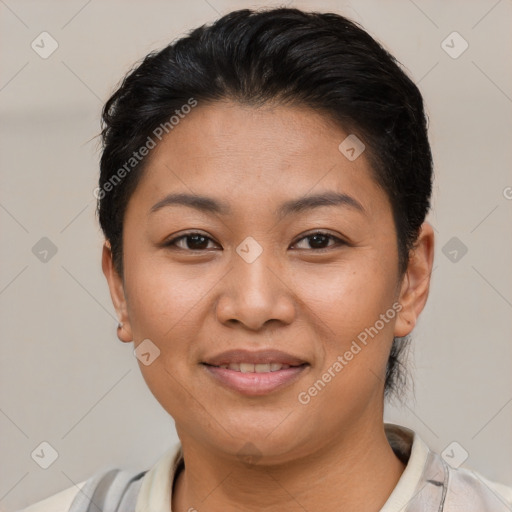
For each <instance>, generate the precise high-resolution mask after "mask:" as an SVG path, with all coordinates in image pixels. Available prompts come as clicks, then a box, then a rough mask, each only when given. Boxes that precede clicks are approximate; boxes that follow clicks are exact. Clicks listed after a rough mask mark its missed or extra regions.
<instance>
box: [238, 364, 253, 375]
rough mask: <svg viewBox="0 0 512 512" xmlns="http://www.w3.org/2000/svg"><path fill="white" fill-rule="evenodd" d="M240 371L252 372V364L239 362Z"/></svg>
mask: <svg viewBox="0 0 512 512" xmlns="http://www.w3.org/2000/svg"><path fill="white" fill-rule="evenodd" d="M240 371H241V372H242V373H254V365H253V364H251V363H240Z"/></svg>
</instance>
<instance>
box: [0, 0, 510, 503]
mask: <svg viewBox="0 0 512 512" xmlns="http://www.w3.org/2000/svg"><path fill="white" fill-rule="evenodd" d="M289 4H292V5H294V6H297V7H303V8H309V9H312V8H315V9H318V10H333V11H335V12H338V13H341V14H345V15H347V16H349V17H351V18H352V19H354V20H356V21H358V22H360V23H361V24H362V25H363V26H364V27H365V28H366V29H367V30H368V31H369V32H370V33H371V34H372V35H373V36H375V37H377V38H378V39H379V40H380V41H381V42H382V43H383V44H384V45H385V46H386V47H387V48H388V49H389V50H390V51H391V52H392V53H393V54H394V55H395V56H396V57H397V58H398V59H399V60H400V61H401V62H402V63H403V64H404V65H405V66H406V67H407V69H408V70H409V72H410V74H411V76H412V77H413V79H414V80H415V81H416V82H417V83H419V86H420V88H421V91H422V93H423V94H424V97H425V101H426V103H427V107H428V112H429V116H430V126H431V131H430V137H431V143H432V149H433V153H434V158H435V172H436V182H435V193H434V210H433V213H432V215H431V216H430V220H431V222H432V224H433V225H434V227H435V228H436V231H437V247H436V263H435V271H434V274H433V285H432V292H431V297H430V302H429V305H428V306H427V309H426V311H425V312H424V314H423V317H422V320H421V322H420V325H419V326H418V328H417V329H416V331H415V336H414V352H413V353H412V355H411V360H410V366H411V371H412V373H413V375H414V380H415V384H416V395H415V396H416V398H413V396H412V395H411V396H410V398H409V400H408V402H407V405H406V406H403V407H387V409H386V420H387V421H393V422H397V423H401V424H403V425H406V426H409V427H412V428H414V429H416V430H417V431H418V432H419V433H420V434H421V435H422V436H423V438H424V439H425V440H426V441H427V442H428V443H429V445H430V446H431V447H432V448H433V449H435V450H437V451H440V452H441V451H443V450H444V448H445V447H446V446H448V445H449V444H450V443H451V442H452V441H457V442H458V443H459V444H460V445H461V446H462V447H463V448H464V449H465V450H467V452H468V453H469V457H468V459H467V460H466V461H465V463H464V465H463V466H464V467H471V468H474V469H477V470H478V471H480V472H481V473H482V474H484V475H485V476H486V477H488V478H491V479H496V480H499V481H502V482H504V483H507V484H509V485H512V464H511V460H512V439H511V437H512V436H511V433H512V372H511V363H512V343H511V338H512V337H511V335H512V265H511V261H512V258H511V256H512V238H511V236H510V235H511V231H510V226H511V220H512V200H511V199H510V198H512V188H507V187H512V174H511V171H510V169H511V164H512V155H511V150H510V146H511V141H512V117H511V113H512V67H511V66H510V49H511V47H512V32H511V31H510V24H511V21H512V3H511V2H510V0H500V1H496V0H492V1H462V0H460V1H451V2H446V1H428V2H427V1H420V0H415V1H414V2H413V1H412V0H411V1H408V0H393V1H386V2H378V1H376V0H373V1H360V0H357V1H354V2H348V1H347V2H344V1H330V2H329V1H317V2H312V1H309V2H299V1H296V2H289ZM255 5H260V6H264V5H267V6H270V5H275V3H273V2H266V3H258V2H241V1H225V0H208V1H206V0H187V1H165V2H164V1H146V2H135V1H123V2H121V1H119V0H118V1H110V0H108V1H101V2H100V1H99V0H92V1H87V0H73V1H68V2H61V1H59V2H56V1H43V0H37V1H26V0H17V1H15V0H2V1H1V2H0V20H1V21H0V23H1V28H0V34H1V36H0V37H1V41H0V48H1V49H2V50H1V77H0V113H1V118H2V123H1V128H0V129H1V147H0V159H1V185H0V186H1V188H0V227H1V244H0V258H1V265H0V329H1V332H0V335H1V342H2V350H1V359H0V361H1V362H0V365H1V368H0V370H1V373H0V438H1V439H2V443H1V445H0V460H1V461H2V465H1V470H0V510H2V511H13V510H16V509H18V508H21V507H23V506H26V505H27V504H29V503H33V502H35V501H38V500H40V499H43V498H45V497H47V496H49V495H51V494H54V493H56V492H58V491H60V490H62V489H64V488H67V487H70V486H71V485H73V483H74V482H79V481H82V480H84V479H86V478H87V477H89V476H90V475H91V474H92V473H93V472H95V471H97V470H99V469H101V468H103V467H106V466H109V465H113V466H118V467H126V468H130V469H131V468H134V469H140V470H142V469H146V468H148V467H150V466H151V465H152V464H153V463H154V462H155V461H156V460H157V458H158V457H159V456H160V455H161V453H162V452H163V451H164V450H165V449H166V448H167V447H168V446H170V444H171V443H172V442H174V440H175V439H176V437H175V431H174V426H173V421H172V419H171V418H170V417H169V416H168V415H167V413H165V411H163V409H161V407H160V405H159V404H158V403H157V402H156V400H155V399H154V398H153V396H152V395H151V394H150V392H149V390H148V389H147V387H146V385H145V383H144V381H143V379H142V377H141V375H140V373H139V369H138V366H137V361H136V359H135V358H134V357H133V353H132V345H126V344H122V343H120V342H119V341H118V340H117V337H116V318H115V314H114V310H113V307H112V305H111V302H110V297H109V294H108V289H107V286H106V282H105V280H104V278H103V275H102V273H101V267H100V249H101V242H102V239H101V235H100V230H99V227H98V224H97V222H96V219H95V216H94V206H95V200H94V197H93V194H92V191H93V189H94V188H95V186H96V180H97V173H98V147H97V139H94V138H93V137H94V136H95V135H97V133H98V132H99V115H100V108H101V106H102V103H103V102H104V101H105V100H106V99H107V97H108V95H109V93H111V92H112V90H113V87H114V86H115V84H116V83H117V82H118V81H119V80H120V78H121V77H122V75H124V73H125V72H126V71H128V69H129V68H130V67H131V65H132V64H133V63H134V61H135V60H137V59H139V58H141V57H143V56H144V55H145V54H146V53H147V52H149V51H150V50H152V49H154V48H160V47H162V46H163V45H165V44H167V43H168V42H169V41H170V40H172V39H174V38H175V37H177V36H179V35H181V34H183V33H184V32H185V31H187V30H189V29H191V28H194V27H195V26H197V25H199V24H202V23H205V22H209V21H212V20H213V19H215V18H216V17H218V15H219V14H223V13H226V12H228V11H230V10H233V9H237V8H241V7H251V6H255ZM42 31H47V32H49V33H50V34H51V35H52V37H53V38H54V39H55V40H56V41H57V42H58V45H59V47H58V49H57V50H56V51H55V53H53V54H52V55H51V56H50V57H49V58H47V59H42V58H41V57H40V56H39V55H38V54H37V53H36V52H35V51H33V50H32V48H31V42H32V41H33V40H34V39H35V38H36V37H37V36H38V35H39V34H40V33H41V32H42ZM453 31H457V32H459V33H460V34H461V35H462V37H463V38H464V39H465V40H466V41H467V42H468V43H469V47H468V49H467V50H466V51H465V52H464V53H463V54H462V55H460V57H458V58H457V59H453V58H452V57H450V56H449V55H448V54H447V53H446V52H445V51H444V50H443V48H442V47H441V43H442V41H443V40H444V39H445V38H446V37H447V36H448V35H449V34H451V33H452V32H453ZM457 44H459V43H457ZM456 47H457V46H456ZM459 48H460V46H459ZM507 196H508V199H507ZM42 237H48V238H49V239H50V240H51V241H52V242H53V244H55V246H56V248H57V253H56V254H55V255H54V256H53V257H52V258H51V259H49V260H48V261H47V262H46V263H44V262H41V261H40V260H39V259H38V258H36V256H35V255H34V254H33V252H32V247H33V246H34V245H35V244H36V243H37V242H38V241H39V240H40V239H41V238H42ZM452 237H457V238H458V239H459V240H460V242H461V243H463V244H464V245H465V246H466V247H467V249H468V251H467V254H465V255H464V256H463V257H462V258H460V259H459V260H458V261H457V262H453V261H451V260H450V259H449V258H448V257H447V256H446V255H445V254H444V253H443V252H442V248H443V246H444V245H445V244H446V243H447V242H448V241H449V240H450V239H451V238H452ZM450 250H451V249H450ZM446 252H447V253H448V250H446ZM459 257H460V253H459ZM43 441H46V442H48V443H50V445H51V446H53V447H54V449H55V450H56V451H57V452H58V458H57V460H56V461H55V462H54V463H53V464H52V465H51V466H50V467H49V468H48V469H46V470H44V469H42V468H41V467H39V466H38V465H37V464H36V463H35V462H34V460H33V459H32V458H31V453H32V452H33V451H34V450H35V449H36V448H37V447H38V446H39V445H40V443H41V442H43Z"/></svg>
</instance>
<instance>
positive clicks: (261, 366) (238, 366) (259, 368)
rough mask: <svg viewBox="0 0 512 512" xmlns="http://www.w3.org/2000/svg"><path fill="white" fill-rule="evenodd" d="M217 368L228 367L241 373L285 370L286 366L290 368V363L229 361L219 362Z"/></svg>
mask: <svg viewBox="0 0 512 512" xmlns="http://www.w3.org/2000/svg"><path fill="white" fill-rule="evenodd" d="M219 368H224V369H230V370H233V371H235V372H242V373H268V372H277V371H279V370H286V369H287V368H290V365H289V364H281V363H258V364H252V363H230V364H221V365H220V366H219Z"/></svg>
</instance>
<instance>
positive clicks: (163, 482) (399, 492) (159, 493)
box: [135, 423, 430, 512]
mask: <svg viewBox="0 0 512 512" xmlns="http://www.w3.org/2000/svg"><path fill="white" fill-rule="evenodd" d="M384 430H385V432H386V437H387V439H388V441H389V444H390V445H391V448H392V449H393V451H394V452H395V454H396V455H397V457H399V458H400V460H401V461H402V462H403V463H404V464H406V467H405V470H404V472H403V473H402V476H401V477H400V480H399V481H398V483H397V485H396V486H395V488H394V489H393V492H392V493H391V494H390V496H389V498H388V500H387V501H386V503H385V504H384V506H383V508H382V509H381V510H380V512H398V511H400V510H402V509H404V508H405V506H406V504H407V503H408V502H410V501H411V499H412V498H413V496H414V492H415V490H416V488H417V486H418V484H419V482H420V480H421V477H422V474H423V471H424V468H425V465H426V463H427V459H428V455H429V452H430V450H429V448H428V446H427V445H426V444H425V442H424V441H423V440H422V439H421V438H420V437H419V435H418V434H417V433H416V432H414V431H412V430H410V429H408V428H406V427H403V426H401V425H395V424H392V423H384ZM183 463H184V461H183V452H182V450H181V443H179V442H178V443H176V444H174V445H173V446H172V447H171V448H169V449H168V450H167V451H166V452H165V453H164V454H163V455H162V456H161V457H160V459H159V460H158V461H157V463H156V464H155V465H154V466H153V467H152V468H151V469H150V470H149V471H147V473H146V474H145V475H144V478H143V481H142V485H141V488H140V491H139V494H138V497H137V503H136V506H135V512H148V511H150V510H166V511H169V512H172V511H171V486H170V483H172V482H174V478H175V476H176V474H177V470H178V469H179V468H180V467H181V466H183Z"/></svg>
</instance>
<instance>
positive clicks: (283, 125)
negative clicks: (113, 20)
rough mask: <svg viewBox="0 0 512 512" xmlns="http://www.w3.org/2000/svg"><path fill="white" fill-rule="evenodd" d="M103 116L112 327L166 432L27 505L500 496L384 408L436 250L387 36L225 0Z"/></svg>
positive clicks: (507, 500) (206, 505)
mask: <svg viewBox="0 0 512 512" xmlns="http://www.w3.org/2000/svg"><path fill="white" fill-rule="evenodd" d="M103 121H104V128H103V131H102V136H103V142H104V146H103V153H102V158H101V175H100V181H99V187H98V189H97V191H96V192H97V197H98V212H99V219H100V224H101V227H102V229H103V232H104V235H105V245H104V248H103V257H102V266H103V271H104V274H105V276H106V279H107V282H108V286H109V289H110V293H111V297H112V301H113V304H114V306H115V309H116V311H117V314H118V316H119V322H120V323H119V327H118V337H119V339H120V340H121V341H123V342H126V343H131V342H132V341H133V343H134V346H135V354H136V355H137V358H138V360H139V366H140V369H141V371H142V374H143V376H144V379H145V381H146V383H147V384H148V386H149V388H150V390H151V392H152V393H153V394H154V396H155V397H156V399H157V400H158V401H159V402H160V404H161V405H162V407H164V409H165V410H166V411H167V412H168V413H169V414H170V415H171V416H172V417H173V419H174V421H175V424H176V430H177V433H178V436H179V439H180V443H179V445H177V446H175V447H173V448H172V449H171V450H169V451H168V452H167V453H165V454H164V455H163V456H162V458H161V460H160V461H159V462H158V463H157V464H156V465H155V466H154V467H153V468H151V469H150V470H147V471H141V472H139V473H130V472H128V471H120V470H118V469H114V468H110V469H109V470H108V471H102V472H99V473H97V474H96V475H93V476H92V477H91V478H90V479H89V480H88V481H87V482H82V483H81V484H80V486H79V487H80V489H76V487H75V488H72V489H69V490H67V491H64V492H63V493H61V494H59V495H57V496H54V497H53V498H50V501H46V503H44V502H41V503H40V504H36V505H35V506H33V507H30V508H29V509H27V511H31V512H32V511H40V510H43V506H45V505H48V506H49V507H50V509H51V510H53V511H61V510H62V511H64V510H70V511H71V512H79V511H89V510H103V511H105V512H106V511H114V510H123V511H136V512H143V511H169V510H172V511H175V512H176V511H180V512H181V511H189V512H192V511H196V510H197V511H202V510H208V511H221V510H222V511H231V510H247V511H253V510H267V511H278V510H279V511H281V510H287V511H295V510H297V511H304V510H306V511H313V510H322V511H323V512H329V511H339V510H351V511H356V510H357V511H362V512H363V511H364V512H377V511H381V512H398V511H404V510H407V511H422V512H423V511H425V512H427V511H445V512H451V511H455V510H464V511H465V512H471V511H478V512H485V511H489V512H491V511H492V512H498V511H505V510H510V507H511V506H512V489H511V488H509V487H506V486H504V485H502V484H498V483H494V482H490V481H489V480H487V479H485V478H484V477H483V476H481V475H479V474H478V473H475V472H473V471H470V470H469V469H463V468H458V469H456V468H455V467H452V466H450V465H449V464H448V463H447V462H445V460H444V459H443V458H441V456H440V455H439V454H436V453H434V452H432V451H431V450H430V449H429V448H428V446H427V445H426V444H425V443H424V442H423V441H422V439H421V438H420V437H419V436H418V434H417V433H414V432H412V431H411V430H409V429H406V428H404V427H401V426H399V425H391V424H384V422H383V406H384V399H385V398H386V397H388V396H391V395H392V394H396V395H397V396H400V393H401V391H402V390H403V388H404V385H405V381H404V373H403V367H402V360H401V355H402V354H403V350H404V348H405V347H406V343H407V336H408V335H409V334H410V332H411V331H412V329H413V328H414V326H415V324H416V321H417V319H418V316H419V315H420V313H421V311H422V310H423V307H424V306H425V303H426V300H427V296H428V291H429V284H430V274H431V271H432V262H433V247H434V235H433V231H432V228H431V226H430V225H429V224H428V223H426V222H425V217H426V214H427V212H428V210H429V207H430V195H431V183H432V157H431V151H430V145H429V141H428V136H427V123H426V117H425V114H424V110H423V101H422V97H421V94H420V92H419V91H418V89H417V87H416V86H415V85H414V83H413V82H412V81H411V80H410V79H409V78H408V77H407V76H406V75H405V73H404V72H403V71H402V70H401V68H400V67H399V65H398V63H397V61H396V60H395V59H394V58H393V57H392V56H391V55H389V53H387V52H386V51H385V50H384V49H383V48H382V47H381V46H380V45H379V44H378V43H377V42H376V41H375V40H374V39H372V38H371V37H370V36H369V35H368V34H367V33H366V32H365V31H364V30H362V29H361V28H360V27H359V26H357V25H356V24H355V23H353V22H351V21H349V20H347V19H346V18H344V17H342V16H339V15H336V14H331V13H327V14H319V13H305V12H301V11H299V10H296V9H285V8H280V9H272V10H267V11H259V12H253V11H250V10H241V11H235V12H232V13H230V14H228V15H226V16H224V17H222V18H221V19H219V20H218V21H217V22H216V23H214V24H213V25H211V26H203V27H200V28H197V29H196V30H194V31H192V32H191V33H190V34H189V35H188V36H187V37H184V38H182V39H180V40H178V41H176V42H174V43H173V44H171V45H169V46H167V47H166V48H164V49H163V50H161V51H159V52H153V53H151V54H149V55H148V56H147V57H146V58H145V59H144V61H143V62H142V63H141V64H140V65H139V66H138V67H136V68H135V69H134V70H133V71H132V72H130V73H129V75H127V77H126V78H125V79H124V81H123V83H122V84H121V86H120V87H119V89H118V90H117V91H116V92H115V93H114V94H113V96H112V97H111V98H110V99H109V100H108V102H107V104H106V105H105V107H104V111H103ZM117 507H119V508H117Z"/></svg>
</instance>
